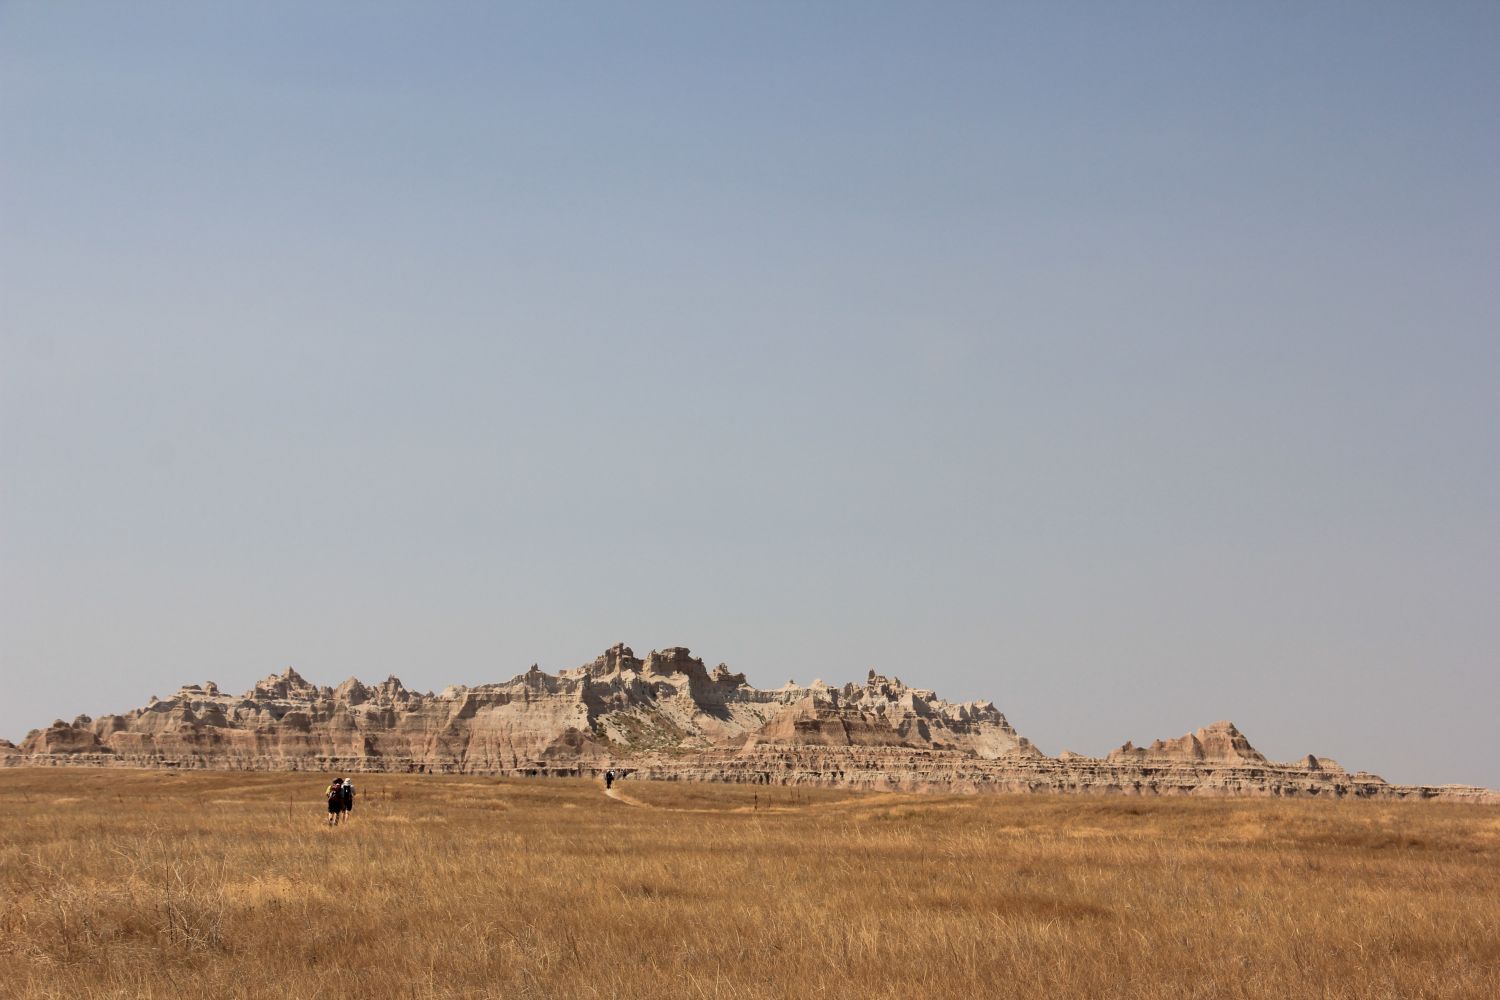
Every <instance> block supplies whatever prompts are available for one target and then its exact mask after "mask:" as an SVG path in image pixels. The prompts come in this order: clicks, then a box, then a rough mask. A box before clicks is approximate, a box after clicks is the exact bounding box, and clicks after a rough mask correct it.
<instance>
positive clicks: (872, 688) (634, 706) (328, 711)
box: [0, 645, 1500, 801]
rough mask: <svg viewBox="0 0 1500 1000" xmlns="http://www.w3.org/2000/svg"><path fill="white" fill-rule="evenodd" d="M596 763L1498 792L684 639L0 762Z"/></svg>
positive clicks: (1182, 787)
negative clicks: (547, 667)
mask: <svg viewBox="0 0 1500 1000" xmlns="http://www.w3.org/2000/svg"><path fill="white" fill-rule="evenodd" d="M24 764H43V765H44V764H94V765H121V766H136V767H176V768H236V769H247V770H323V769H335V768H336V769H340V770H363V771H433V772H467V773H486V774H594V773H598V772H600V771H602V770H603V769H605V768H608V767H613V768H616V769H617V770H620V771H624V772H627V773H636V774H638V775H640V776H642V777H651V778H658V779H664V780H706V781H735V782H755V783H775V784H820V785H846V786H852V787H861V788H872V789H874V788H880V789H922V788H925V789H940V790H950V791H981V790H995V791H1056V792H1115V793H1125V794H1198V795H1201V794H1239V795H1326V796H1345V795H1355V796H1395V797H1407V796H1414V797H1421V798H1433V797H1442V798H1455V799H1466V800H1473V801H1500V795H1496V793H1493V792H1488V791H1486V790H1484V789H1478V788H1468V787H1460V786H1441V787H1437V788H1429V787H1411V786H1395V785H1390V784H1387V783H1386V782H1385V781H1383V780H1381V779H1380V778H1378V777H1376V776H1375V775H1370V774H1364V773H1355V774H1349V773H1347V772H1345V771H1344V769H1343V768H1341V767H1339V766H1338V764H1336V763H1335V762H1333V761H1331V760H1327V759H1326V758H1318V757H1313V756H1308V757H1306V758H1303V759H1302V760H1299V761H1295V762H1292V763H1278V762H1274V761H1268V760H1267V759H1266V758H1265V757H1264V755H1262V754H1261V753H1259V752H1258V751H1257V750H1256V749H1255V748H1254V747H1252V746H1251V745H1250V742H1249V740H1247V739H1246V738H1245V736H1244V735H1243V734H1242V733H1240V732H1239V730H1237V729H1236V728H1235V727H1234V726H1233V725H1232V724H1231V723H1228V722H1219V723H1215V724H1214V725H1212V726H1207V727H1205V728H1203V729H1200V730H1198V731H1197V732H1196V733H1190V734H1188V735H1186V736H1182V737H1180V738H1178V739H1173V740H1157V741H1156V742H1154V743H1152V744H1151V745H1150V746H1149V747H1136V746H1134V745H1133V744H1131V743H1126V744H1125V745H1124V746H1122V747H1120V748H1119V749H1118V750H1115V751H1114V752H1112V753H1111V754H1109V756H1108V757H1106V758H1104V759H1096V758H1091V757H1084V756H1081V755H1079V754H1074V753H1070V752H1068V751H1064V752H1063V753H1061V754H1059V755H1058V756H1057V757H1048V756H1046V755H1045V754H1043V753H1042V752H1041V751H1040V750H1038V749H1037V748H1036V747H1034V746H1033V745H1032V744H1031V743H1030V741H1029V740H1027V739H1025V738H1024V737H1022V736H1019V735H1018V734H1017V733H1016V731H1015V729H1014V728H1012V727H1011V725H1010V723H1009V722H1007V721H1006V719H1005V716H1004V715H1002V714H1001V713H1000V712H999V710H997V709H996V708H995V706H994V705H992V704H990V703H989V702H967V703H963V704H955V703H952V702H948V701H944V700H943V699H941V698H938V697H937V696H936V695H935V694H934V693H933V692H931V691H927V690H922V689H918V688H911V687H908V686H907V685H905V684H903V683H902V682H901V681H900V680H899V679H893V678H888V677H883V676H880V675H878V674H876V673H875V672H874V671H871V672H870V673H869V675H868V677H867V678H866V680H865V682H864V683H863V684H853V683H850V684H845V685H843V686H842V687H833V686H831V685H828V684H824V683H823V682H822V681H814V682H812V683H811V684H809V685H806V686H803V685H798V684H795V683H792V682H788V683H787V684H786V685H785V686H784V687H781V688H776V689H774V690H760V689H756V688H754V687H751V686H750V685H748V684H747V683H746V682H745V676H744V674H738V673H732V672H730V670H729V668H728V667H726V666H725V665H723V664H720V665H719V666H718V667H716V668H715V669H713V670H712V671H710V670H709V669H708V668H707V667H706V666H705V665H704V663H703V661H702V660H701V659H699V658H697V657H694V656H693V655H692V654H691V653H690V652H689V651H688V650H687V649H684V648H681V647H674V648H671V649H664V650H659V651H656V650H653V651H652V652H651V653H649V654H648V655H647V656H646V657H645V658H644V659H641V658H639V657H637V656H636V655H635V654H634V652H632V651H631V650H630V648H629V647H627V646H624V645H618V646H614V647H612V648H610V649H608V650H606V651H605V652H604V653H603V654H601V655H600V656H599V657H598V658H597V659H595V660H594V661H593V662H592V663H588V664H584V665H583V666H581V667H577V668H575V669H572V670H563V671H561V672H560V673H557V674H549V673H546V672H544V671H542V670H540V669H538V668H537V667H535V666H533V667H532V668H531V669H530V670H528V671H527V672H525V673H523V674H520V675H519V676H517V677H514V678H512V679H511V680H509V681H506V682H504V683H501V684H484V685H479V686H477V687H450V688H448V689H446V690H444V691H443V692H441V693H440V694H431V693H421V692H416V691H409V690H407V689H406V687H405V686H404V685H403V684H402V683H401V682H400V681H399V680H397V679H396V678H394V677H389V678H387V679H386V680H384V681H382V682H381V683H379V684H376V685H367V684H364V683H362V682H360V681H359V680H356V679H354V678H350V679H349V680H347V681H345V682H344V683H342V684H340V685H339V686H338V687H318V686H315V685H313V684H311V683H309V682H308V681H306V680H305V679H304V678H302V677H301V676H300V675H299V674H298V673H297V672H296V671H295V670H292V669H288V670H287V671H286V672H285V673H283V674H281V675H279V676H276V675H273V676H270V677H267V678H266V679H265V680H263V681H261V682H259V683H258V684H256V685H255V686H254V687H253V688H251V689H250V690H249V691H247V692H245V693H244V694H243V695H239V696H233V695H226V694H224V693H223V692H221V691H220V690H219V688H218V686H217V685H215V684H212V683H208V684H203V685H190V686H187V687H184V688H182V689H181V690H179V691H178V692H177V693H176V694H174V695H173V696H171V697H170V698H165V699H157V698H152V699H151V701H150V703H148V704H147V705H146V707H144V708H141V709H137V710H135V711H133V712H129V713H126V714H123V715H108V716H104V717H102V718H99V719H90V718H89V717H88V716H79V717H78V718H76V719H74V720H73V721H72V722H71V723H68V722H63V721H62V720H58V721H56V722H54V723H53V724H52V725H51V726H49V727H47V728H46V729H40V730H35V731H33V732H32V733H30V734H29V735H28V736H27V737H26V739H25V740H24V741H23V742H22V743H21V745H20V746H19V747H16V746H13V745H11V744H9V743H5V742H3V741H0V766H18V765H24Z"/></svg>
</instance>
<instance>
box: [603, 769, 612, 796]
mask: <svg viewBox="0 0 1500 1000" xmlns="http://www.w3.org/2000/svg"><path fill="white" fill-rule="evenodd" d="M613 787H615V772H614V771H613V770H609V771H605V772H604V790H605V791H606V792H607V791H609V790H610V789H611V788H613Z"/></svg>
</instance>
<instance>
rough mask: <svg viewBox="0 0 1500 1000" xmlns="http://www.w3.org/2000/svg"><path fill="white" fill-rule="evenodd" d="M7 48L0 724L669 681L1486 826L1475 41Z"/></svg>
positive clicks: (1491, 351) (1181, 18)
mask: <svg viewBox="0 0 1500 1000" xmlns="http://www.w3.org/2000/svg"><path fill="white" fill-rule="evenodd" d="M236 7H237V8H238V9H233V8H231V7H229V6H228V5H223V6H220V5H214V4H203V3H187V2H184V3H174V4H160V5H156V4H143V3H142V4H112V3H102V2H101V3H92V4H84V3H79V4H59V3H40V2H38V3H14V2H3V3H0V325H3V333H0V568H3V573H0V681H3V688H4V691H5V696H4V699H3V700H0V735H3V736H5V737H8V738H10V739H13V740H15V739H19V738H20V737H21V736H22V735H24V733H25V732H26V731H27V730H28V729H30V728H32V727H34V726H40V725H46V724H47V723H49V722H50V721H51V720H52V719H53V718H54V717H57V716H64V717H67V718H72V716H73V715H74V714H76V713H78V712H88V713H90V714H95V715H97V714H100V713H104V712H109V711H121V710H126V709H129V708H132V707H136V706H139V705H142V704H144V703H145V702H146V700H147V699H148V698H149V696H150V695H152V694H160V695H165V694H167V693H169V692H171V691H173V690H175V689H176V688H177V687H178V686H179V685H180V684H182V683H186V682H196V681H202V680H207V679H213V680H217V681H218V682H219V683H220V684H222V685H224V686H226V687H227V688H230V689H233V690H236V691H239V690H244V689H245V688H248V687H249V686H250V685H251V683H252V682H253V681H254V680H256V679H257V678H259V677H261V676H264V675H265V674H268V673H271V672H273V671H280V670H282V669H284V668H285V667H286V666H287V665H289V664H291V665H295V666H296V667H297V668H298V670H300V671H301V672H303V673H304V674H306V675H307V676H308V677H310V678H311V679H313V680H315V681H317V682H320V683H337V682H338V681H340V680H342V679H344V678H345V677H348V676H349V675H351V674H354V675H358V676H360V677H363V678H368V679H375V678H381V677H384V676H385V675H386V674H388V673H392V672H394V673H396V674H398V675H399V676H401V677H402V678H403V679H405V680H406V681H407V682H408V683H409V684H412V685H414V686H419V687H423V688H428V687H434V688H440V687H442V686H444V685H446V684H449V683H458V682H462V683H478V682H483V681H488V680H499V679H505V678H509V677H510V676H512V675H514V674H516V673H518V672H520V671H521V670H524V669H525V668H526V667H527V666H528V665H529V664H531V663H532V662H533V661H537V662H539V663H540V664H541V665H542V666H543V667H545V668H547V669H556V668H559V667H567V666H574V665H577V664H579V663H582V662H585V661H586V660H588V659H590V658H592V657H593V656H594V655H595V654H596V653H598V652H599V651H601V650H603V649H604V648H605V647H606V646H608V645H610V644H611V643H614V642H617V641H625V642H627V643H630V644H632V645H633V646H634V647H635V648H636V650H637V652H641V653H644V651H645V650H647V649H649V648H652V647H663V646H669V645H687V646H691V647H692V648H693V649H694V650H695V651H696V652H698V653H699V654H701V655H703V656H704V657H706V658H707V659H708V661H709V663H710V664H714V663H717V662H719V661H720V660H724V661H727V662H728V663H729V664H730V665H731V666H733V667H734V668H736V669H741V670H745V671H746V672H747V673H748V674H749V676H750V679H751V681H752V682H753V683H756V684H759V685H779V684H781V683H783V682H785V681H786V680H787V679H788V678H789V677H794V678H796V679H797V680H799V681H804V682H805V681H808V680H811V679H813V678H814V677H821V678H823V679H825V680H828V681H830V682H841V681H844V680H849V679H853V678H856V677H860V676H863V674H864V672H865V670H867V669H868V668H871V667H875V668H878V669H880V670H881V671H883V672H886V673H893V674H897V675H899V676H901V677H902V678H903V679H905V680H907V681H909V682H912V683H916V684H920V685H922V686H928V687H933V688H936V689H937V690H938V691H939V692H940V693H942V694H944V695H945V696H948V697H952V698H964V699H967V698H991V699H993V700H994V701H995V702H996V703H997V704H998V705H999V706H1000V707H1001V709H1002V710H1003V711H1005V712H1006V713H1007V715H1008V716H1009V718H1010V719H1011V721H1012V722H1013V723H1014V724H1015V725H1016V726H1017V728H1018V729H1019V730H1020V731H1021V732H1022V733H1023V734H1025V735H1028V736H1030V737H1031V738H1032V739H1034V740H1035V741H1036V742H1037V743H1038V744H1039V745H1040V746H1041V747H1042V748H1043V749H1044V750H1046V751H1048V752H1050V753H1056V752H1058V751H1060V750H1062V749H1063V748H1065V747H1068V748H1072V749H1074V750H1078V751H1081V752H1088V753H1102V752H1104V751H1107V750H1109V749H1110V748H1112V747H1113V746H1116V745H1118V744H1120V743H1122V742H1123V741H1125V740H1126V739H1133V740H1135V741H1136V742H1142V741H1149V740H1151V739H1153V738H1156V737H1162V736H1175V735H1179V734H1181V733H1183V732H1186V731H1188V730H1190V729H1194V728H1197V727H1198V726H1200V725H1203V724H1206V723H1209V722H1212V721H1214V720H1216V719H1219V718H1224V717H1229V718H1232V719H1233V720H1234V721H1235V722H1237V723H1238V724H1239V725H1240V726H1241V728H1242V729H1244V730H1245V731H1246V733H1247V734H1248V735H1249V736H1250V737H1251V739H1252V740H1253V741H1254V742H1255V743H1256V745H1257V746H1259V747H1260V748H1261V749H1262V750H1264V751H1265V752H1267V753H1268V754H1270V755H1271V756H1273V757H1279V758H1292V757H1295V756H1298V755H1301V754H1304V753H1307V752H1309V751H1311V752H1317V753H1320V754H1327V755H1332V756H1335V757H1338V758H1339V759H1340V760H1341V761H1343V762H1344V763H1345V764H1346V765H1348V766H1350V767H1360V768H1368V769H1370V770H1374V771H1376V772H1378V773H1381V774H1383V775H1385V776H1386V777H1387V778H1390V779H1391V780H1402V781H1431V782H1443V781H1464V782H1478V783H1483V784H1488V785H1490V786H1492V787H1500V753H1497V743H1500V739H1497V736H1496V733H1497V729H1500V727H1497V725H1496V709H1497V705H1500V662H1497V655H1496V650H1497V646H1500V461H1497V456H1500V58H1497V56H1496V53H1497V52H1500V6H1497V5H1495V4H1493V3H1480V4H1472V5H1466V4H1461V3H1443V4H1417V3H1405V4H1392V5H1384V4H1376V3H1364V2H1360V3H1348V4H1337V3H1318V4H1301V3H1298V4H1291V3H1289V4H1274V3H1270V4H1233V5H1231V4H1219V3H1184V4H1118V3H1100V4H1082V5H1072V4H1059V3H1037V4H1020V5H1003V4H989V3H980V4H967V3H954V4H910V5H904V6H903V5H884V4H874V3H868V2H857V3H842V4H839V3H819V4H808V3H757V4H745V5H742V6H739V7H730V6H728V5H725V4H718V3H691V4H680V5H663V4H613V3H611V4H603V5H599V6H593V5H584V4H552V3H538V4H525V5H506V6H504V7H503V8H502V9H500V10H494V9H490V8H489V7H488V6H486V5H479V4H461V3H452V4H383V3H375V4H364V3H360V4H355V3H337V4H335V3H327V4H306V3H298V4H290V5H286V6H284V7H280V8H278V7H275V6H273V5H270V4H252V5H236Z"/></svg>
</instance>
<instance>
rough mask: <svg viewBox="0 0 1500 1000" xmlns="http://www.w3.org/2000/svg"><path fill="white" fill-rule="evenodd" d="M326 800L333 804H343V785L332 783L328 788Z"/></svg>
mask: <svg viewBox="0 0 1500 1000" xmlns="http://www.w3.org/2000/svg"><path fill="white" fill-rule="evenodd" d="M328 801H329V802H330V803H332V804H334V805H340V806H341V805H343V804H344V786H343V785H334V786H333V787H332V788H330V789H328Z"/></svg>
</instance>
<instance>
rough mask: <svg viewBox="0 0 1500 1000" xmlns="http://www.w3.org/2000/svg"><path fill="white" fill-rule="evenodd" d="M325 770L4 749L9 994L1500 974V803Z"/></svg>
mask: <svg viewBox="0 0 1500 1000" xmlns="http://www.w3.org/2000/svg"><path fill="white" fill-rule="evenodd" d="M326 782H327V776H322V775H316V774H238V773H185V774H175V773H164V772H141V771H124V770H118V771H113V770H112V771H89V770H69V769H10V770H5V771H0V996H4V997H67V998H69V1000H82V998H93V997H132V998H133V997H160V998H174V1000H176V998H182V997H192V998H199V997H277V998H282V1000H296V998H303V997H306V998H313V997H329V998H348V1000H364V998H383V997H414V998H415V997H558V998H574V997H578V998H607V997H630V998H638V997H705V998H712V997H720V998H751V997H756V998H759V997H778V998H780V997H787V998H791V997H796V998H804V997H809V998H815V997H852V998H859V1000H879V998H902V1000H909V998H921V1000H927V998H942V997H1039V998H1040V997H1047V998H1053V997H1061V998H1071V997H1079V998H1082V997H1088V998H1110V997H1121V998H1125V997H1132V998H1135V997H1139V998H1146V997H1161V998H1167V997H1170V998H1174V1000H1176V998H1188V997H1268V998H1269V997H1320V998H1332V997H1340V998H1351V1000H1353V998H1361V1000H1364V998H1384V997H1476V998H1486V1000H1490V998H1495V997H1500V809H1496V808H1493V807H1482V806H1461V805H1437V804H1420V803H1410V804H1407V803H1374V802H1278V801H1251V800H1219V799H1214V800H1209V799H1205V800H1160V799H1156V800H1153V799H1128V798H1082V797H1062V796H1033V797H1027V796H970V797H939V796H925V795H885V794H858V793H848V792H836V791H807V790H794V789H786V788H769V789H768V788H759V789H751V788H748V787H733V786H713V785H672V784H649V783H643V782H642V783H637V782H630V781H626V782H623V783H622V784H621V786H618V790H619V791H620V792H621V793H622V796H623V797H622V798H621V799H611V798H607V797H605V795H604V794H603V792H602V789H601V787H600V786H599V785H598V784H597V783H593V782H586V781H542V780H534V781H507V780H498V779H491V778H476V777H436V776H390V775H368V776H361V777H360V779H359V786H360V792H361V795H360V801H359V803H358V807H357V809H356V811H355V813H354V816H353V818H352V821H351V822H349V823H348V824H347V825H345V826H341V827H339V828H337V829H328V828H327V827H326V826H325V825H324V814H323V805H322V789H323V787H324V785H325V784H326ZM757 807H758V808H757Z"/></svg>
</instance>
